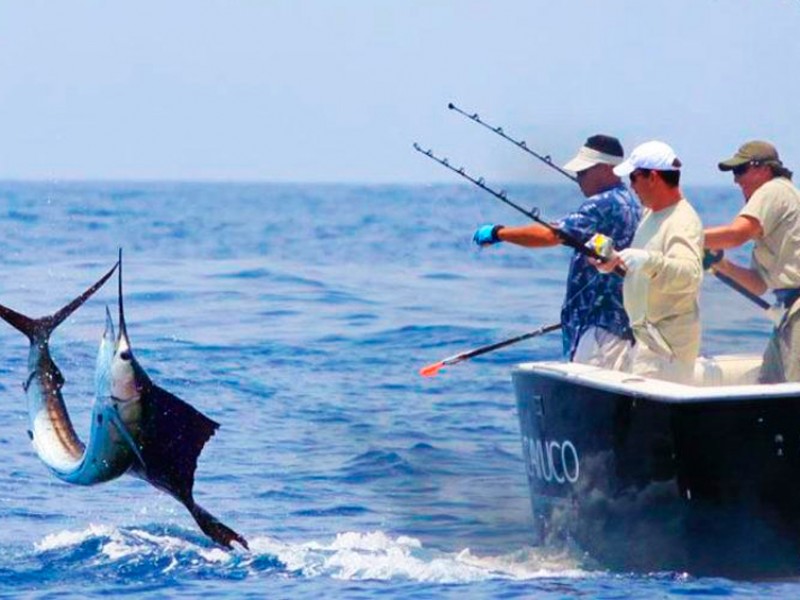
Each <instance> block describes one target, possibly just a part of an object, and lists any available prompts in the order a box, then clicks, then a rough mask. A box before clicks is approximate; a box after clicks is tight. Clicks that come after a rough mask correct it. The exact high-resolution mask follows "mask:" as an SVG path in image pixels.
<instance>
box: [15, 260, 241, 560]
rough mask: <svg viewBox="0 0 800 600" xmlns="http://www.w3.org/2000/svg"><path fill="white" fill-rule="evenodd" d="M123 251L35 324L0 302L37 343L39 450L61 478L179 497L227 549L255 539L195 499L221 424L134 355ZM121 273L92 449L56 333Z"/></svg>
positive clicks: (34, 396)
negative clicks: (52, 344)
mask: <svg viewBox="0 0 800 600" xmlns="http://www.w3.org/2000/svg"><path fill="white" fill-rule="evenodd" d="M121 261H122V253H121V252H120V260H119V261H118V262H117V264H116V265H114V267H113V268H112V269H111V270H110V271H108V273H106V274H105V275H104V276H103V277H102V278H100V279H99V280H98V281H97V282H96V283H95V284H94V285H92V286H91V287H89V288H88V289H87V290H86V291H85V292H83V293H82V294H81V295H80V296H78V297H77V298H75V299H74V300H73V301H72V302H70V303H69V304H67V305H66V306H65V307H64V308H62V309H60V310H59V311H57V312H56V313H55V314H53V315H50V316H47V317H42V318H40V319H33V318H30V317H27V316H25V315H23V314H21V313H18V312H16V311H14V310H11V309H10V308H7V307H5V306H3V305H1V304H0V318H2V319H3V320H5V321H6V322H7V323H9V324H10V325H12V326H13V327H15V328H16V329H18V330H19V331H21V332H22V333H23V334H24V335H25V336H26V337H27V338H28V340H29V341H30V349H29V353H28V370H29V374H28V377H27V380H26V382H25V384H24V389H25V392H26V395H27V398H28V415H29V422H30V430H29V431H28V435H29V436H30V438H31V442H32V443H33V447H34V449H35V450H36V453H37V454H38V456H39V458H40V459H41V460H42V462H44V464H45V465H46V466H47V467H48V468H49V469H50V471H51V472H52V473H53V474H54V475H55V476H56V477H58V478H59V479H62V480H63V481H66V482H68V483H74V484H77V485H94V484H97V483H102V482H104V481H109V480H111V479H114V478H116V477H119V476H120V475H122V474H124V473H130V474H131V475H134V476H136V477H139V478H141V479H144V480H145V481H147V482H149V483H151V484H152V485H154V486H155V487H157V488H158V489H160V490H163V491H165V492H167V493H168V494H170V495H172V496H173V497H175V498H176V499H177V500H178V501H179V502H181V503H182V504H183V505H184V506H186V508H187V509H188V510H189V512H190V513H191V515H192V516H193V517H194V519H195V521H196V522H197V524H198V525H199V526H200V529H201V530H202V531H203V532H204V533H205V534H206V535H208V536H209V537H210V538H211V539H212V540H214V541H215V542H216V543H218V544H221V545H222V546H225V547H227V548H230V547H231V546H232V543H233V542H237V543H239V544H241V545H242V546H243V547H245V548H247V547H248V546H247V541H246V540H245V539H244V538H243V537H242V536H241V535H239V534H238V533H236V532H235V531H233V530H232V529H231V528H229V527H228V526H226V525H224V524H223V523H221V522H220V521H219V520H218V519H217V518H215V517H214V516H213V515H211V514H210V513H208V512H207V511H206V510H205V509H203V508H202V507H201V506H199V505H198V504H197V503H196V502H195V501H194V497H193V494H192V489H193V487H194V473H195V470H196V468H197V459H198V457H199V455H200V452H201V451H202V450H203V446H204V445H205V443H206V442H207V441H208V439H209V438H210V437H211V436H212V435H214V432H215V431H216V430H217V428H218V427H219V424H218V423H216V422H215V421H212V420H211V419H209V418H208V417H206V416H205V415H203V414H202V413H201V412H199V411H198V410H196V409H195V408H193V407H192V406H190V405H189V404H188V403H186V402H184V401H183V400H181V399H180V398H178V397H176V396H174V395H173V394H171V393H169V392H168V391H166V390H164V389H162V388H160V387H158V386H157V385H155V384H154V383H153V382H152V381H151V380H150V378H149V377H148V376H147V373H145V371H144V369H142V367H141V366H140V365H139V363H138V362H137V361H136V359H135V358H134V357H133V353H132V351H131V344H130V340H129V338H128V332H127V328H126V325H125V315H124V311H123V302H122V265H121ZM117 269H118V277H119V299H118V306H119V334H118V335H117V337H116V340H115V339H114V326H113V322H112V320H111V316H110V314H109V313H108V310H106V327H105V332H104V333H103V337H102V340H101V342H100V349H99V351H98V355H97V363H96V369H95V400H94V405H93V408H92V422H91V429H90V434H89V442H88V444H84V443H83V442H82V441H81V439H80V438H79V437H78V435H77V434H76V433H75V429H74V427H73V425H72V421H71V420H70V417H69V413H68V412H67V409H66V405H65V404H64V399H63V397H62V395H61V388H62V386H63V385H64V377H63V376H62V374H61V371H60V370H59V369H58V367H57V366H56V364H55V362H54V361H53V359H52V357H51V356H50V350H49V345H48V344H49V340H50V336H51V335H52V333H53V331H55V329H56V328H57V327H58V326H59V325H60V324H61V323H62V322H63V321H64V319H66V318H67V317H68V316H69V315H70V314H72V313H73V312H74V311H75V310H76V309H77V308H78V307H80V306H81V305H82V304H83V303H84V302H86V300H88V299H89V298H90V297H91V296H92V294H94V293H95V292H96V291H97V290H98V289H100V287H101V286H102V285H103V284H104V283H105V282H106V281H107V280H108V279H109V278H110V277H111V275H112V274H113V273H114V271H115V270H117Z"/></svg>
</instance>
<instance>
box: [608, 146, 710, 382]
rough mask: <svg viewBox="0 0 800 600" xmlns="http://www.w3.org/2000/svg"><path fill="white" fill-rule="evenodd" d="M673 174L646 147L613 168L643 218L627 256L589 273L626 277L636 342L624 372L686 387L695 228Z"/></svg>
mask: <svg viewBox="0 0 800 600" xmlns="http://www.w3.org/2000/svg"><path fill="white" fill-rule="evenodd" d="M680 167H681V162H680V160H678V157H677V156H676V155H675V152H674V151H673V149H672V148H670V147H669V146H668V145H667V144H665V143H663V142H657V141H652V142H647V143H645V144H642V145H640V146H637V147H636V148H634V150H633V152H631V155H630V156H629V157H628V159H627V160H625V161H624V162H623V163H621V164H620V165H618V166H617V167H615V168H614V173H616V174H617V175H619V176H620V177H622V176H625V175H629V176H630V181H631V187H633V190H634V191H635V192H636V195H637V196H638V197H639V200H641V202H642V205H643V206H644V207H645V211H644V214H643V215H642V220H641V222H640V223H639V227H638V229H637V230H636V235H635V236H634V238H633V242H631V246H630V248H628V249H625V250H621V251H620V252H618V253H617V254H616V255H615V256H614V257H613V258H612V259H611V260H610V261H609V262H607V263H604V264H602V265H601V264H599V263H597V265H598V268H600V269H601V270H603V271H609V270H611V269H613V268H615V267H617V266H622V267H623V268H625V269H626V271H627V273H626V275H625V283H624V285H623V291H622V296H623V300H624V303H625V310H626V311H627V313H628V317H629V318H630V322H631V327H632V328H633V334H634V336H635V337H636V345H635V346H634V349H633V361H632V362H633V364H632V368H631V370H632V372H633V373H636V374H639V375H644V376H649V377H657V378H660V379H668V380H671V381H677V382H684V383H688V382H690V381H691V380H692V377H693V374H694V362H695V359H696V358H697V354H698V352H699V350H700V318H699V316H700V315H699V308H698V301H697V300H698V294H699V291H700V283H701V282H702V279H703V268H702V258H703V226H702V223H701V222H700V217H698V216H697V213H696V212H695V210H694V209H693V208H692V206H691V205H690V204H689V202H688V201H687V200H686V199H685V198H684V197H683V194H682V193H681V189H680V187H679V184H680V173H681V172H680Z"/></svg>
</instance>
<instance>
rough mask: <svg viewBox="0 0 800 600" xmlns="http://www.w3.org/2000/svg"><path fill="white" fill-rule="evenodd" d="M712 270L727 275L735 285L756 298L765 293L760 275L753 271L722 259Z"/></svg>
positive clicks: (765, 285) (764, 286) (765, 287)
mask: <svg viewBox="0 0 800 600" xmlns="http://www.w3.org/2000/svg"><path fill="white" fill-rule="evenodd" d="M712 270H714V271H717V272H718V273H722V274H723V275H727V276H728V277H730V278H731V279H733V280H734V281H735V282H736V283H739V284H741V285H742V286H743V287H744V288H745V289H747V290H748V291H750V292H753V293H754V294H755V295H757V296H761V295H762V294H763V293H764V292H766V291H767V284H766V283H764V280H763V279H761V275H759V274H758V271H756V270H755V269H748V268H746V267H740V266H739V265H737V264H735V263H732V262H731V261H729V260H727V259H725V258H723V259H722V260H721V261H719V262H717V263H715V264H714V266H713V267H712Z"/></svg>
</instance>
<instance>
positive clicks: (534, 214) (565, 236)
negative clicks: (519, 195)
mask: <svg viewBox="0 0 800 600" xmlns="http://www.w3.org/2000/svg"><path fill="white" fill-rule="evenodd" d="M414 150H416V151H417V152H419V153H420V154H424V155H425V156H427V157H428V158H430V159H432V160H435V161H436V162H437V163H439V164H440V165H442V166H443V167H446V168H447V169H450V170H451V171H452V172H453V173H456V174H458V175H460V176H461V177H463V178H464V179H466V180H467V181H470V182H472V183H474V184H475V185H477V186H478V187H479V188H481V189H482V190H484V191H486V192H489V193H490V194H491V195H492V196H494V197H495V198H497V199H498V200H500V201H501V202H504V203H505V204H507V205H508V206H510V207H511V208H513V209H515V210H518V211H519V212H521V213H522V214H523V215H525V216H526V217H528V218H529V219H532V220H533V221H535V222H537V223H539V224H540V225H543V226H544V227H546V228H547V229H549V230H550V231H552V232H553V233H554V234H555V235H556V236H557V237H558V239H559V240H560V241H561V243H562V244H563V245H564V246H569V247H570V248H572V249H574V250H575V251H576V252H579V253H581V254H583V255H584V256H588V257H590V258H594V259H596V260H599V261H600V262H608V258H607V257H605V256H602V255H601V254H598V253H597V252H595V251H594V250H592V249H591V248H587V247H586V245H585V244H584V243H583V242H581V241H580V240H579V239H578V238H576V237H575V236H573V235H571V234H569V233H567V232H566V231H563V230H561V229H559V228H558V227H555V226H554V225H552V224H551V223H548V222H547V221H545V220H544V219H542V218H541V217H540V216H539V209H538V208H532V209H531V210H525V209H524V208H522V207H521V206H520V205H519V204H516V203H515V202H512V201H511V200H509V199H508V195H507V194H506V192H505V190H500V191H499V192H498V191H497V190H495V189H493V188H491V187H489V186H488V185H486V182H485V181H484V179H483V177H479V178H478V179H475V178H474V177H472V176H471V175H469V174H468V173H467V172H466V171H465V170H464V167H459V168H458V169H456V168H455V167H454V166H453V165H451V164H450V162H449V161H448V160H447V159H446V158H439V157H438V156H436V155H435V154H434V153H433V150H430V149H429V150H423V149H422V148H421V147H420V145H419V144H417V143H416V142H415V143H414ZM614 272H615V273H616V274H617V275H620V276H622V277H624V276H625V270H624V269H622V268H621V267H617V268H616V269H614Z"/></svg>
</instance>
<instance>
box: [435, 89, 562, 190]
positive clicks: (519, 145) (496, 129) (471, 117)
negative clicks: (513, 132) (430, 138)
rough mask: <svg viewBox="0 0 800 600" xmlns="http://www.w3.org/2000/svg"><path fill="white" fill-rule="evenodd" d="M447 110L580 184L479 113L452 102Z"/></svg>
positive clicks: (522, 141)
mask: <svg viewBox="0 0 800 600" xmlns="http://www.w3.org/2000/svg"><path fill="white" fill-rule="evenodd" d="M447 108H449V109H450V110H454V111H456V112H457V113H458V114H460V115H463V116H465V117H466V118H468V119H469V120H470V121H474V122H476V123H478V124H479V125H483V126H484V127H486V129H488V130H489V131H494V132H495V133H496V134H497V135H499V136H500V137H502V138H503V139H505V140H508V141H509V142H511V143H512V144H514V145H515V146H516V147H517V148H521V149H522V150H524V151H525V152H527V153H528V154H530V155H531V156H533V157H534V158H538V159H539V160H540V161H542V162H543V163H544V164H546V165H547V166H548V167H550V168H551V169H555V170H556V171H558V172H559V173H561V174H562V175H563V176H564V177H566V178H567V179H570V180H571V181H573V182H575V183H578V178H577V177H575V176H574V175H572V174H570V173H569V171H566V170H564V169H562V168H561V167H559V166H558V165H557V164H555V163H554V162H553V159H552V158H550V155H549V154H545V155H544V156H543V155H541V154H539V153H538V152H535V151H534V150H531V149H530V148H528V144H526V143H525V140H515V139H514V138H512V137H511V136H509V135H508V134H506V132H505V131H503V128H502V127H492V126H491V125H489V124H488V123H486V122H485V121H482V120H481V118H480V117H479V116H478V113H472V114H469V113H467V112H465V111H463V110H461V109H460V108H458V107H457V106H456V105H455V104H453V103H452V102H450V103H449V104H448V105H447Z"/></svg>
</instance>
